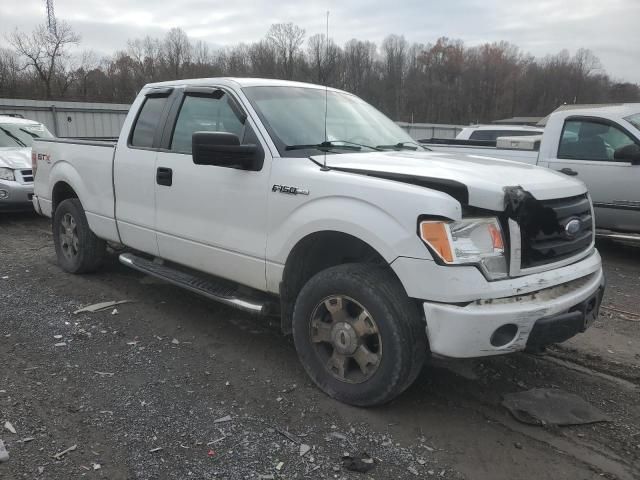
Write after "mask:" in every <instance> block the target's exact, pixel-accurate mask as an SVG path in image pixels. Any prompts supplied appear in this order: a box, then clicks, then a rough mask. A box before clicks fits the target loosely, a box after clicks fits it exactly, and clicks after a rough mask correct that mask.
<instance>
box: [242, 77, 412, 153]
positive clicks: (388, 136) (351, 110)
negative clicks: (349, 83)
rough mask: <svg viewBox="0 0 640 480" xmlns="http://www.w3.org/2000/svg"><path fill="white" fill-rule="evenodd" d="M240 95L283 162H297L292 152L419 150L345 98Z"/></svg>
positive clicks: (309, 91)
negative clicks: (289, 158)
mask: <svg viewBox="0 0 640 480" xmlns="http://www.w3.org/2000/svg"><path fill="white" fill-rule="evenodd" d="M243 91H244V93H245V95H246V96H247V98H248V99H249V101H250V102H251V104H252V105H253V108H254V109H255V110H256V112H257V113H258V116H259V117H260V119H261V120H262V122H263V123H264V125H265V127H266V128H267V130H268V131H269V134H270V135H271V137H272V138H273V140H274V142H275V143H276V147H277V148H278V151H279V152H280V154H281V155H283V156H299V155H300V152H296V150H310V151H314V150H315V151H316V152H318V151H322V152H328V153H347V152H351V153H353V151H354V150H356V151H363V152H365V151H371V150H388V149H395V150H405V149H406V150H423V148H422V147H421V146H420V145H419V144H417V143H416V142H415V141H414V140H413V139H412V138H411V137H410V136H409V135H408V134H407V133H406V132H405V131H404V130H402V129H401V128H400V127H399V126H398V125H396V124H395V123H394V122H393V121H391V120H390V119H389V118H387V117H386V116H384V115H383V114H382V113H380V112H379V111H378V110H376V109H375V108H373V107H372V106H371V105H369V104H368V103H366V102H365V101H363V100H361V99H360V98H358V97H356V96H354V95H351V94H348V93H342V92H335V91H331V90H329V91H325V90H323V89H318V88H306V87H246V88H244V89H243ZM325 100H326V112H327V115H326V137H325Z"/></svg>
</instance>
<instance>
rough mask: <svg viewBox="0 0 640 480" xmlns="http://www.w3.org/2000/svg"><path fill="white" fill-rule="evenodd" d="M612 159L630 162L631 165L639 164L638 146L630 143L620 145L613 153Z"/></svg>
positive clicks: (639, 147) (639, 153)
mask: <svg viewBox="0 0 640 480" xmlns="http://www.w3.org/2000/svg"><path fill="white" fill-rule="evenodd" d="M613 159H614V160H621V161H623V162H631V165H640V146H639V145H636V144H635V143H632V144H631V145H625V146H624V147H620V148H618V149H617V150H616V151H615V152H614V153H613Z"/></svg>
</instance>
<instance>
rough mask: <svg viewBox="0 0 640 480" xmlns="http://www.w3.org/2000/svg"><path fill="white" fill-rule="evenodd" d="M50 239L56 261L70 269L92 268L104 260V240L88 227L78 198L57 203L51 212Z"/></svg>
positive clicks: (72, 271)
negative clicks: (51, 235)
mask: <svg viewBox="0 0 640 480" xmlns="http://www.w3.org/2000/svg"><path fill="white" fill-rule="evenodd" d="M53 241H54V245H55V249H56V256H57V258H58V264H59V265H60V266H61V267H62V269H63V270H65V271H67V272H70V273H87V272H93V271H95V270H96V269H98V267H100V265H102V262H103V261H104V255H105V251H106V243H105V242H104V240H101V239H99V238H98V237H96V236H95V234H94V233H93V232H92V231H91V229H90V228H89V224H88V223H87V217H86V216H85V214H84V209H83V208H82V204H81V203H80V200H78V199H77V198H70V199H67V200H64V201H63V202H61V203H60V205H58V207H57V208H56V210H55V214H54V216H53Z"/></svg>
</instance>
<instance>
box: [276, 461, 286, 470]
mask: <svg viewBox="0 0 640 480" xmlns="http://www.w3.org/2000/svg"><path fill="white" fill-rule="evenodd" d="M282 467H284V462H280V463H278V464H277V465H276V470H278V471H280V470H282Z"/></svg>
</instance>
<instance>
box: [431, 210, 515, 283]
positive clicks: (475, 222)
mask: <svg viewBox="0 0 640 480" xmlns="http://www.w3.org/2000/svg"><path fill="white" fill-rule="evenodd" d="M420 237H421V238H422V240H423V241H424V242H425V243H426V244H427V245H429V246H430V247H431V249H432V250H433V251H434V252H435V253H436V254H437V255H438V257H440V259H441V260H442V261H443V262H444V263H446V264H450V265H469V264H472V265H477V266H479V267H480V269H481V270H482V271H483V272H484V273H485V274H486V275H487V277H488V278H490V279H491V280H496V279H499V278H505V277H506V276H507V260H506V257H505V248H504V237H503V235H502V228H501V227H500V222H499V221H498V219H497V218H495V217H484V218H464V219H462V220H459V221H457V222H451V221H449V222H447V221H437V220H436V221H432V220H426V221H423V222H420Z"/></svg>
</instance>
